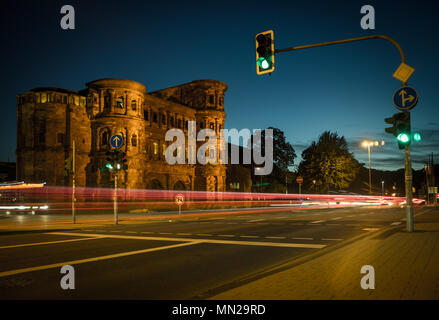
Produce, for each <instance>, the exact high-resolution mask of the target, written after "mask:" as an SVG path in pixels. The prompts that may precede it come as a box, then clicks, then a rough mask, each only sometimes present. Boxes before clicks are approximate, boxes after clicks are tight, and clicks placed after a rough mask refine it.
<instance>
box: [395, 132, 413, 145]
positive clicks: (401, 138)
mask: <svg viewBox="0 0 439 320" xmlns="http://www.w3.org/2000/svg"><path fill="white" fill-rule="evenodd" d="M396 139H398V140H399V141H401V142H402V143H407V142H409V141H410V136H409V135H408V134H407V133H400V134H398V136H397V137H396Z"/></svg>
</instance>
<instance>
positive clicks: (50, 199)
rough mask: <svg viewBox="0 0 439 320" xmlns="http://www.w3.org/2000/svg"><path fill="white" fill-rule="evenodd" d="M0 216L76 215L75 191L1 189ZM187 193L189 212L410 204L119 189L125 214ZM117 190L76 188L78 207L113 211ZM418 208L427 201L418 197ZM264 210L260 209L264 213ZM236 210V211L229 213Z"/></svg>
mask: <svg viewBox="0 0 439 320" xmlns="http://www.w3.org/2000/svg"><path fill="white" fill-rule="evenodd" d="M0 188H2V189H0V212H4V211H7V212H9V213H10V212H17V213H21V212H23V211H32V212H33V213H35V212H36V213H69V212H71V201H72V188H71V187H56V186H45V185H44V184H24V183H19V184H10V185H0ZM177 194H183V195H184V197H185V203H184V205H183V207H182V209H183V210H190V211H196V210H206V209H210V210H221V209H233V208H240V210H241V212H242V209H246V212H251V210H249V209H254V210H256V211H259V212H260V210H261V209H263V210H265V211H284V210H285V211H287V210H296V209H312V208H322V207H325V208H335V207H353V206H371V205H373V206H376V205H386V206H392V205H404V204H405V198H404V197H388V196H376V195H372V196H371V195H344V194H343V195H340V194H337V195H334V194H279V193H277V194H276V193H244V192H205V191H180V190H148V189H118V190H117V199H118V208H119V211H120V212H121V213H136V211H137V212H141V211H146V212H148V213H157V212H161V211H175V210H177V209H176V208H177V205H176V204H175V203H174V199H175V196H176V195H177ZM114 196H115V192H114V190H113V189H111V188H84V187H76V188H75V198H76V202H75V208H76V210H78V212H82V213H108V212H111V211H112V210H113V199H114ZM413 202H414V203H415V204H421V203H423V202H424V200H422V199H413ZM258 208H259V209H258ZM229 212H232V211H229Z"/></svg>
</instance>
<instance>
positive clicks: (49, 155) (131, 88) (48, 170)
mask: <svg viewBox="0 0 439 320" xmlns="http://www.w3.org/2000/svg"><path fill="white" fill-rule="evenodd" d="M226 90H227V85H226V84H225V83H223V82H220V81H215V80H197V81H192V82H190V83H186V84H182V85H179V86H176V87H171V88H167V89H163V90H158V91H154V92H150V93H147V90H146V87H145V86H144V85H143V84H141V83H139V82H136V81H131V80H122V79H100V80H96V81H92V82H89V83H87V84H86V88H85V89H84V90H81V91H73V90H67V89H59V88H50V87H46V88H35V89H32V90H30V91H27V92H25V93H23V94H19V95H17V179H18V180H24V181H26V182H41V181H46V182H47V184H48V185H57V186H67V185H71V180H72V179H71V176H66V175H65V173H64V172H65V170H64V165H65V159H67V158H68V157H70V156H71V155H72V143H73V141H75V145H76V184H77V186H87V187H109V186H111V176H110V173H109V172H108V170H103V168H104V167H105V158H106V156H105V152H106V151H107V150H108V149H109V143H108V142H109V139H110V137H111V136H112V135H114V134H116V133H118V134H121V135H122V136H123V137H124V141H125V145H124V146H123V147H122V149H123V151H125V152H126V153H127V160H128V162H127V164H128V170H126V171H121V173H120V174H119V177H120V178H119V181H120V182H121V183H120V185H121V187H125V188H139V189H145V188H147V189H174V190H200V191H225V185H226V167H225V165H222V164H219V162H218V164H215V165H213V164H209V165H199V164H196V165H191V164H184V165H181V164H175V165H169V164H168V163H167V162H166V160H165V151H166V147H167V145H168V144H169V143H171V142H166V141H165V133H166V131H167V130H168V129H171V128H179V129H181V130H183V131H184V132H185V134H187V129H188V121H191V120H192V121H196V123H197V131H198V130H200V129H203V128H211V129H214V130H215V131H216V132H217V135H218V136H219V131H220V130H221V129H222V128H224V120H225V117H226V114H225V113H224V93H225V91H226ZM186 146H187V144H186Z"/></svg>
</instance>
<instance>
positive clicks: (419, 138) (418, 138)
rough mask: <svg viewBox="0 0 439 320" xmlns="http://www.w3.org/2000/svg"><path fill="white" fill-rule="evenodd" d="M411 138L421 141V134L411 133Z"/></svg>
mask: <svg viewBox="0 0 439 320" xmlns="http://www.w3.org/2000/svg"><path fill="white" fill-rule="evenodd" d="M413 140H414V141H416V142H418V141H421V134H420V133H419V132H415V133H413Z"/></svg>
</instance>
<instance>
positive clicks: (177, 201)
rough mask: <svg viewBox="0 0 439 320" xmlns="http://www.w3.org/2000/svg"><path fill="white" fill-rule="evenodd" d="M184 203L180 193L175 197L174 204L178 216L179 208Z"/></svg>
mask: <svg viewBox="0 0 439 320" xmlns="http://www.w3.org/2000/svg"><path fill="white" fill-rule="evenodd" d="M183 203H184V195H182V194H181V193H179V194H177V195H176V196H175V204H176V205H178V214H181V206H182V205H183Z"/></svg>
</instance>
